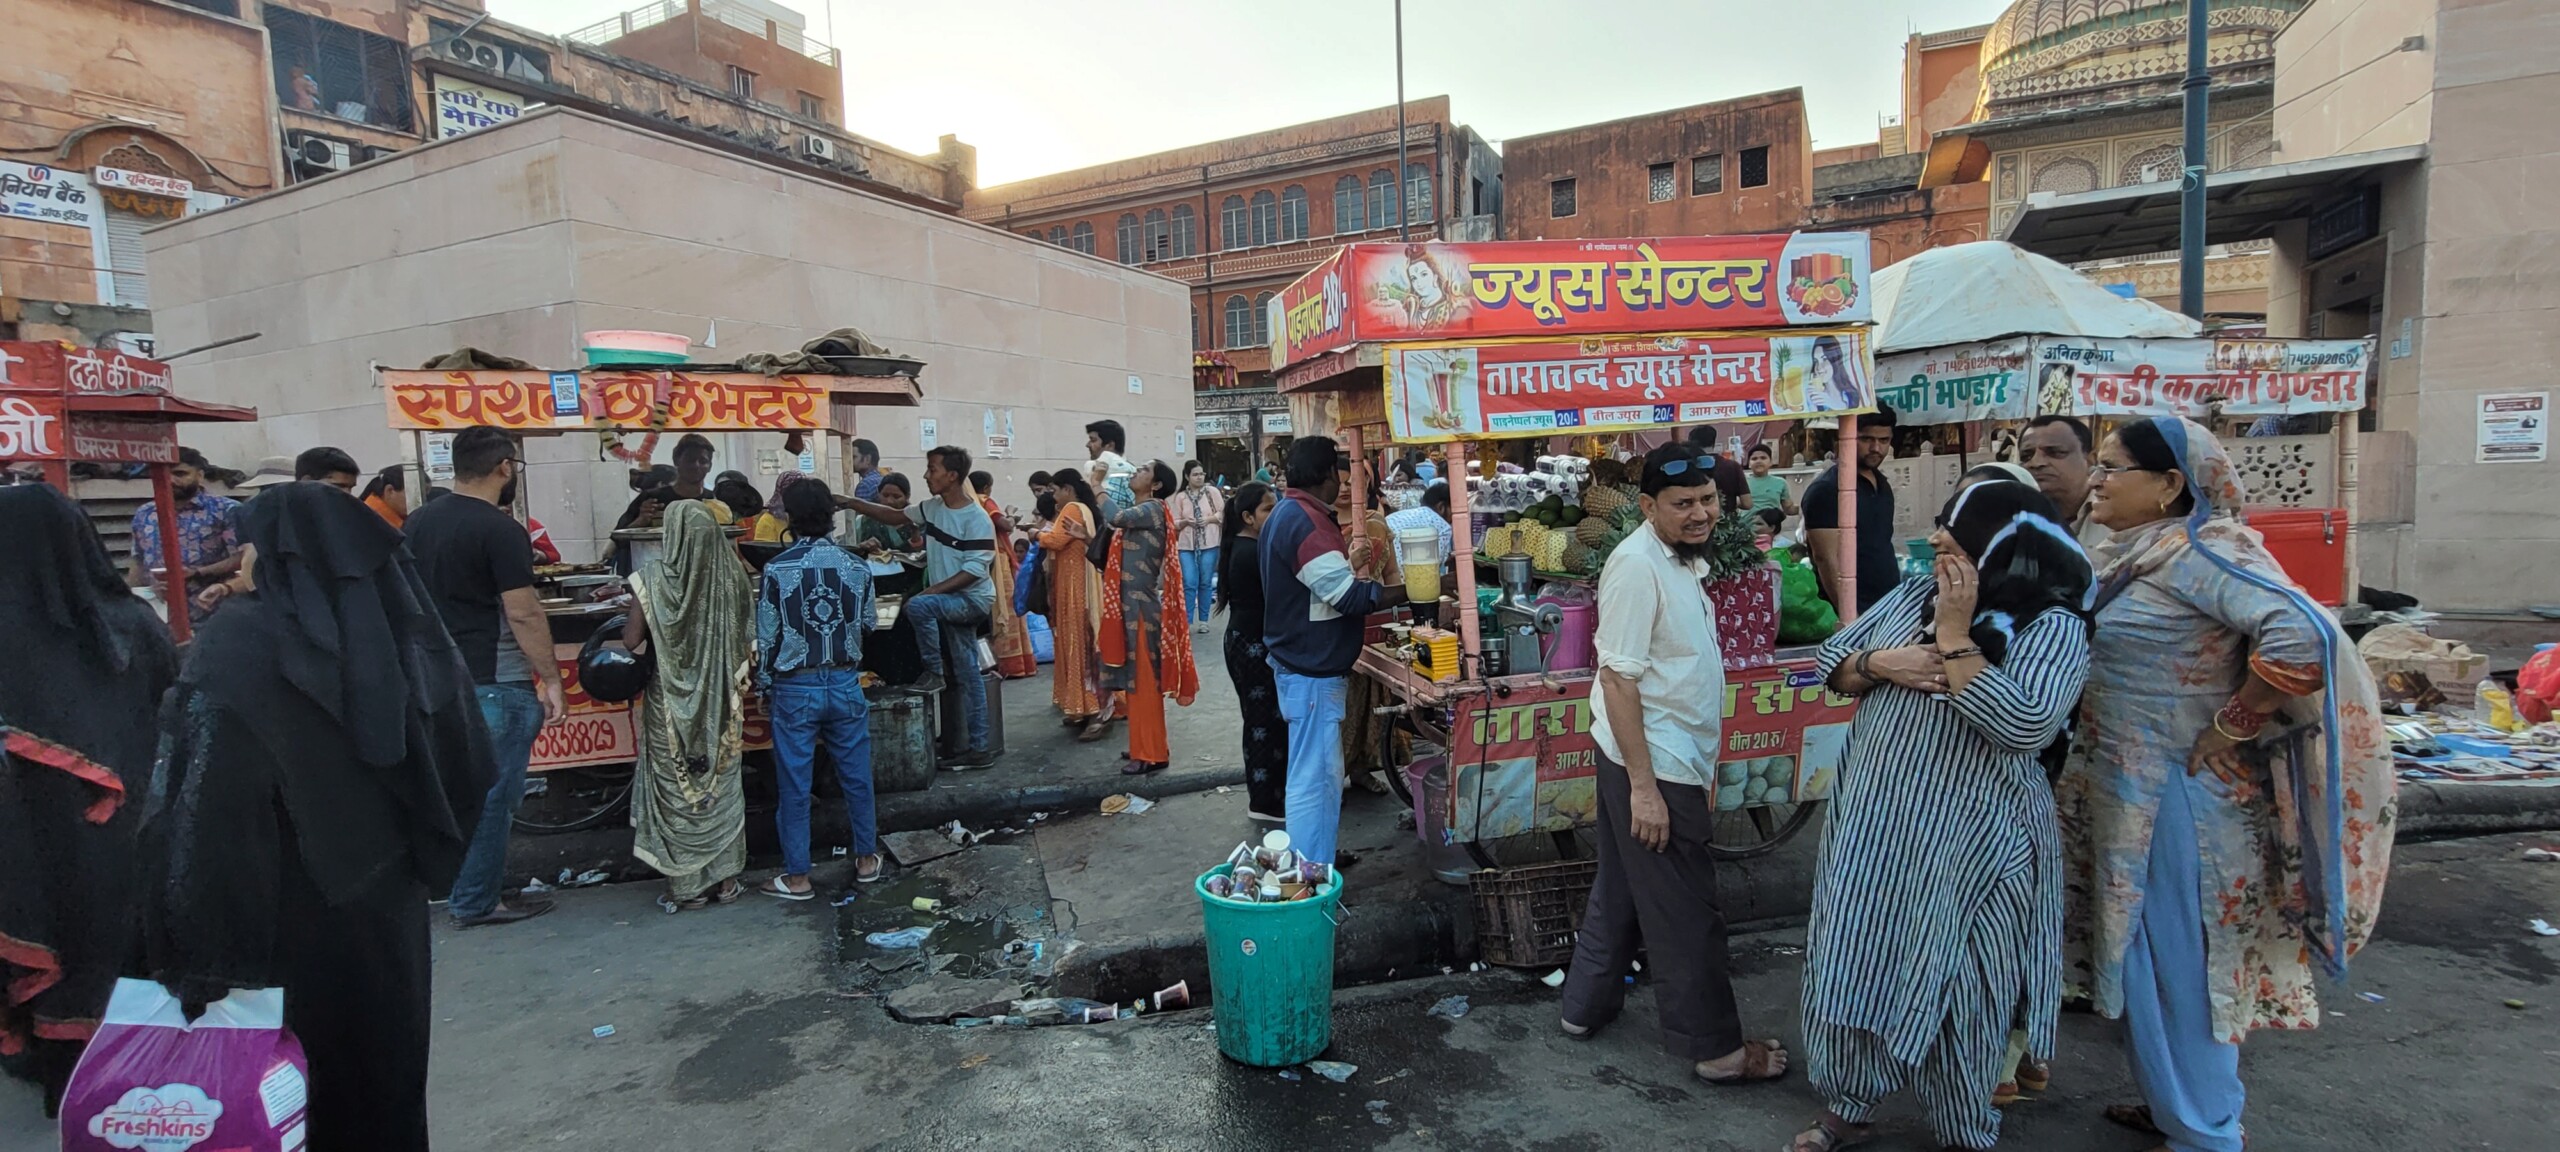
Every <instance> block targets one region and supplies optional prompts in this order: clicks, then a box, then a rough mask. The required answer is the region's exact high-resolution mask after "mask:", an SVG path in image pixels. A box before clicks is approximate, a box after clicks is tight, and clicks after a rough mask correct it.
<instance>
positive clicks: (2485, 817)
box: [2393, 780, 2560, 840]
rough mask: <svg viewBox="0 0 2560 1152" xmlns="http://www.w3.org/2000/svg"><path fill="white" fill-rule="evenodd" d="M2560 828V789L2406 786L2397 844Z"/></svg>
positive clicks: (2428, 783) (2420, 782)
mask: <svg viewBox="0 0 2560 1152" xmlns="http://www.w3.org/2000/svg"><path fill="white" fill-rule="evenodd" d="M2551 828H2560V786H2552V787H2539V788H2537V787H2528V786H2523V785H2514V784H2442V783H2437V782H2435V781H2432V780H2403V781H2401V782H2400V823H2399V826H2398V828H2397V830H2396V832H2395V834H2394V836H2393V839H2395V840H2405V839H2409V838H2412V837H2448V836H2476V835H2483V834H2487V833H2494V832H2529V831H2538V830H2542V829H2551Z"/></svg>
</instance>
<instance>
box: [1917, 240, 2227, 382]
mask: <svg viewBox="0 0 2560 1152" xmlns="http://www.w3.org/2000/svg"><path fill="white" fill-rule="evenodd" d="M1875 312H1876V332H1875V336H1876V353H1877V354H1878V355H1889V354H1892V353H1895V352H1907V351H1911V350H1913V349H1917V348H1940V347H1945V346H1947V345H1950V344H1969V343H1973V342H1975V341H1979V340H1996V339H1999V338H2000V337H2003V336H2033V335H2052V336H2109V337H2119V338H2128V339H2161V338H2165V337H2171V336H2193V335H2196V334H2197V333H2199V332H2202V331H2203V330H2204V328H2203V325H2200V324H2198V323H2196V322H2195V321H2194V320H2190V319H2188V318H2187V317H2184V316H2180V315H2178V314H2177V313H2175V312H2172V311H2169V310H2168V309H2166V308H2163V307H2161V306H2159V305H2157V304H2154V303H2152V302H2150V301H2148V300H2140V299H2132V300H2128V299H2126V298H2124V297H2122V296H2118V295H2116V294H2115V293H2113V292H2109V291H2107V290H2106V289H2105V288H2103V287H2100V286H2099V285H2098V284H2096V283H2095V282H2093V281H2091V280H2090V279H2089V278H2088V277H2086V276H2083V275H2081V274H2079V273H2078V272H2074V271H2072V270H2071V269H2070V268H2067V267H2065V266H2063V265H2061V264H2059V263H2056V262H2054V261H2052V260H2048V259H2046V258H2044V257H2042V256H2038V255H2036V254H2035V253H2033V252H2029V251H2027V250H2026V249H2024V248H2020V247H2018V246H2017V245H2014V244H2007V243H2003V242H2001V241H1998V240H1984V241H1980V242H1977V243H1973V244H1956V245H1952V246H1949V247H1945V248H1932V249H1929V250H1928V251H1926V252H1922V253H1920V254H1919V255H1917V256H1913V257H1912V258H1910V259H1908V260H1905V261H1903V262H1902V263H1899V264H1896V265H1894V266H1893V267H1891V268H1887V269H1884V270H1883V271H1881V272H1878V273H1876V274H1875Z"/></svg>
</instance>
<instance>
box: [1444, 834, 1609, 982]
mask: <svg viewBox="0 0 2560 1152" xmlns="http://www.w3.org/2000/svg"><path fill="white" fill-rule="evenodd" d="M1599 874H1600V862H1599V861H1597V860H1564V861H1559V862H1557V863H1554V864H1529V865H1524V866H1522V867H1518V868H1504V869H1499V870H1492V869H1488V870H1486V871H1482V872H1478V873H1476V874H1475V877H1474V879H1473V881H1472V884H1471V888H1472V891H1473V892H1474V894H1475V900H1476V948H1477V950H1478V951H1479V952H1480V953H1482V954H1483V957H1484V961H1485V963H1487V964H1499V965H1502V966H1503V967H1506V968H1553V967H1556V966H1558V965H1561V964H1563V963H1564V962H1565V961H1567V960H1570V959H1572V958H1573V934H1574V932H1575V930H1577V929H1579V928H1581V927H1582V907H1583V905H1585V904H1588V903H1590V901H1591V881H1592V879H1593V878H1594V877H1596V876H1598V875H1599Z"/></svg>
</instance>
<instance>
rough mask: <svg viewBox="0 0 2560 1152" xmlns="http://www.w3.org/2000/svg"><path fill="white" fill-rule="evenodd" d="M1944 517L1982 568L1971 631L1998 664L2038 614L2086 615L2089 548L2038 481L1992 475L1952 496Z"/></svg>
mask: <svg viewBox="0 0 2560 1152" xmlns="http://www.w3.org/2000/svg"><path fill="white" fill-rule="evenodd" d="M1938 523H1939V524H1940V525H1941V526H1943V527H1944V528H1945V529H1946V530H1947V534H1948V535H1949V536H1952V537H1954V538H1955V542H1956V546H1957V547H1959V548H1962V549H1963V550H1964V553H1965V555H1966V556H1967V557H1968V558H1970V559H1972V561H1973V566H1974V570H1975V571H1976V572H1977V573H1979V574H1980V581H1979V583H1978V584H1977V586H1976V587H1977V591H1976V594H1975V601H1974V610H1973V626H1972V628H1971V630H1970V631H1969V632H1968V633H1967V635H1968V637H1969V638H1970V639H1971V640H1972V641H1973V644H1974V646H1975V647H1978V648H1980V649H1982V657H1983V659H1985V660H1988V661H1990V662H1991V663H1993V664H1995V665H1996V664H2002V663H2005V662H2007V660H2008V658H2009V644H2010V642H2011V641H2013V640H2015V639H2016V638H2017V635H2018V632H2019V630H2020V629H2023V628H2025V627H2026V626H2027V624H2028V623H2029V622H2031V621H2033V620H2034V619H2035V618H2036V617H2038V616H2042V615H2044V614H2045V613H2047V612H2050V611H2054V610H2056V609H2060V610H2062V611H2066V612H2070V613H2072V614H2074V615H2078V616H2082V617H2084V618H2085V617H2086V615H2087V611H2088V607H2089V588H2090V582H2091V579H2092V575H2091V572H2090V568H2089V556H2088V553H2086V552H2083V551H2081V549H2080V542H2079V541H2077V540H2074V539H2072V538H2071V532H2070V530H2069V529H2067V528H2064V527H2063V526H2062V524H2061V523H2060V521H2059V519H2058V518H2057V517H2056V516H2055V514H2054V510H2053V502H2052V501H2050V500H2047V499H2045V498H2044V494H2043V493H2041V492H2038V491H2036V488H2035V485H2033V484H2021V483H2019V482H2017V481H2015V480H1985V481H1982V482H1980V483H1977V484H1971V485H1967V486H1966V487H1964V488H1961V489H1959V490H1958V491H1957V492H1956V494H1955V495H1954V496H1952V497H1949V498H1948V500H1947V504H1946V507H1945V508H1943V509H1941V510H1940V511H1939V513H1938ZM1936 603H1937V593H1936V592H1935V591H1932V592H1931V593H1930V594H1929V604H1930V606H1929V607H1928V608H1926V609H1923V611H1922V613H1921V618H1922V620H1923V621H1925V623H1924V624H1923V625H1922V627H1921V636H1922V639H1923V642H1928V641H1933V640H1935V639H1936V631H1937V612H1936Z"/></svg>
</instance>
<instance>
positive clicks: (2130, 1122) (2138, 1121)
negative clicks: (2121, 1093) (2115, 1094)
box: [2101, 1104, 2166, 1136]
mask: <svg viewBox="0 0 2560 1152" xmlns="http://www.w3.org/2000/svg"><path fill="white" fill-rule="evenodd" d="M2101 1115H2103V1116H2105V1117H2106V1118H2107V1121H2108V1122H2109V1123H2112V1124H2120V1125H2122V1126H2124V1127H2127V1128H2131V1129H2133V1130H2134V1131H2136V1132H2148V1133H2150V1134H2151V1135H2154V1136H2161V1135H2166V1133H2163V1132H2162V1131H2160V1125H2159V1124H2158V1123H2156V1122H2154V1121H2153V1120H2152V1119H2151V1106H2150V1105H2148V1104H2109V1105H2107V1108H2106V1111H2105V1112H2103V1113H2101Z"/></svg>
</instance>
